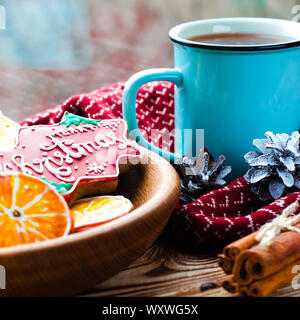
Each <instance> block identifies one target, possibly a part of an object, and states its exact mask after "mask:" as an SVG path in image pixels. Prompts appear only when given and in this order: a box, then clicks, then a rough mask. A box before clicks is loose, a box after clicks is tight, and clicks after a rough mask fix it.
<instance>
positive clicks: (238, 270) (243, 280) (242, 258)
mask: <svg viewBox="0 0 300 320" xmlns="http://www.w3.org/2000/svg"><path fill="white" fill-rule="evenodd" d="M246 251H247V250H246ZM246 251H244V252H242V253H240V254H239V256H238V257H237V259H236V261H235V263H234V266H233V269H232V273H233V275H234V277H235V279H236V281H237V283H239V284H240V285H243V286H245V285H248V284H250V283H251V282H252V280H253V277H252V275H251V274H249V272H248V271H247V270H246V262H247V259H248V254H247V252H246Z"/></svg>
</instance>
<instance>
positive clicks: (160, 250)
mask: <svg viewBox="0 0 300 320" xmlns="http://www.w3.org/2000/svg"><path fill="white" fill-rule="evenodd" d="M168 237H170V235H169V234H168V233H167V232H164V234H163V235H162V236H161V237H160V238H159V239H158V241H157V242H156V243H155V244H154V246H153V247H152V248H151V249H150V250H149V251H148V252H147V253H146V254H145V255H143V256H142V257H141V258H139V259H138V260H136V261H135V262H134V263H133V264H131V265H130V266H129V267H128V268H126V269H125V270H123V271H122V272H120V273H119V274H117V275H116V276H114V277H113V278H111V279H109V280H107V281H105V282H103V283H101V284H99V285H98V286H96V287H95V288H93V289H91V290H89V291H88V292H85V293H83V294H82V296H88V297H95V296H96V297H236V296H238V295H237V294H235V295H232V294H230V293H228V292H227V291H225V290H224V289H223V288H222V287H221V282H222V280H223V279H224V278H225V277H226V275H225V274H224V272H223V270H221V268H220V267H219V266H218V263H217V257H216V254H204V253H196V252H188V251H184V249H183V248H182V247H180V246H179V247H177V245H178V244H177V243H174V242H173V239H168ZM208 282H210V283H214V284H215V286H216V287H215V288H212V289H210V290H206V291H201V289H200V287H201V285H202V284H205V283H208ZM272 296H274V297H294V296H295V297H297V296H300V290H294V289H293V288H292V287H291V285H290V284H288V285H286V286H285V287H283V288H281V289H279V290H277V291H276V292H274V294H273V295H272Z"/></svg>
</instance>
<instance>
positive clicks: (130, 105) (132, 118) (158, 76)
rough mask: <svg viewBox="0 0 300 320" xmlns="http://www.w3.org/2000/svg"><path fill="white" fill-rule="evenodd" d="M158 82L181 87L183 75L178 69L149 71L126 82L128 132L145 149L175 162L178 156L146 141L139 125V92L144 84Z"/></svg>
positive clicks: (124, 96)
mask: <svg viewBox="0 0 300 320" xmlns="http://www.w3.org/2000/svg"><path fill="white" fill-rule="evenodd" d="M157 80H162V81H170V82H173V83H174V84H175V85H176V86H177V87H180V86H182V84H183V78H182V73H181V72H180V71H179V70H177V69H168V68H161V69H149V70H144V71H140V72H138V73H136V74H134V75H133V76H131V77H130V78H129V80H128V81H127V82H126V85H125V88H124V92H123V104H122V108H123V117H124V119H125V120H126V121H127V125H128V132H129V136H131V138H133V139H137V138H139V144H141V145H142V146H143V147H145V148H147V149H149V150H152V151H154V152H156V153H158V154H159V155H161V156H163V157H164V158H166V159H168V160H169V159H170V160H171V161H175V159H176V158H177V157H178V155H176V154H174V153H172V152H168V151H164V150H162V149H160V148H157V147H155V146H154V145H153V144H151V143H149V142H148V141H147V140H145V139H144V137H143V136H142V134H141V132H140V129H139V127H138V124H137V119H136V108H135V106H136V95H137V92H138V90H139V88H140V87H141V86H142V85H143V84H145V83H147V82H151V81H157ZM133 131H134V134H133Z"/></svg>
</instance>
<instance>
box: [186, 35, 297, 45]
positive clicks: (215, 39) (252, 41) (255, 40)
mask: <svg viewBox="0 0 300 320" xmlns="http://www.w3.org/2000/svg"><path fill="white" fill-rule="evenodd" d="M189 40H191V41H195V42H201V43H207V44H220V45H222V44H224V45H272V44H278V43H286V42H291V41H295V40H297V39H295V38H292V37H288V36H283V35H276V34H264V33H212V34H205V35H199V36H195V37H192V38H189Z"/></svg>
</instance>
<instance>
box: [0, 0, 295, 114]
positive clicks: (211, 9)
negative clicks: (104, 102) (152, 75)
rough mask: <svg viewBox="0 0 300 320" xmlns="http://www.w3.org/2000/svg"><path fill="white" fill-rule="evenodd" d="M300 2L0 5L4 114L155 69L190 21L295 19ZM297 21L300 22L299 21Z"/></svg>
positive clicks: (167, 62)
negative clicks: (172, 36)
mask: <svg viewBox="0 0 300 320" xmlns="http://www.w3.org/2000/svg"><path fill="white" fill-rule="evenodd" d="M296 5H300V0H7V1H1V0H0V75H1V80H0V110H2V111H3V113H4V114H6V115H7V116H9V117H11V118H12V119H14V120H21V119H24V118H25V117H28V116H31V115H33V114H35V113H37V112H39V111H42V110H43V109H46V108H49V107H52V106H56V105H58V104H60V103H62V102H63V101H64V100H65V99H67V98H68V97H69V96H71V95H75V94H78V93H81V92H89V91H92V90H95V89H97V88H100V87H102V86H106V85H108V84H110V83H113V82H118V81H124V80H127V79H128V78H129V77H130V75H132V74H133V73H134V72H137V71H139V70H142V69H147V68H152V67H171V66H172V64H173V63H172V60H173V49H172V43H171V42H170V41H169V39H168V30H169V29H170V28H171V27H173V26H174V25H176V24H179V23H182V22H187V21H190V20H197V19H204V18H215V17H233V16H248V17H249V16H253V17H254V16H259V17H271V18H283V19H288V20H292V19H294V20H295V19H297V17H296V14H297V12H298V13H300V7H298V6H297V7H295V6H296ZM299 21H300V19H299Z"/></svg>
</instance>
